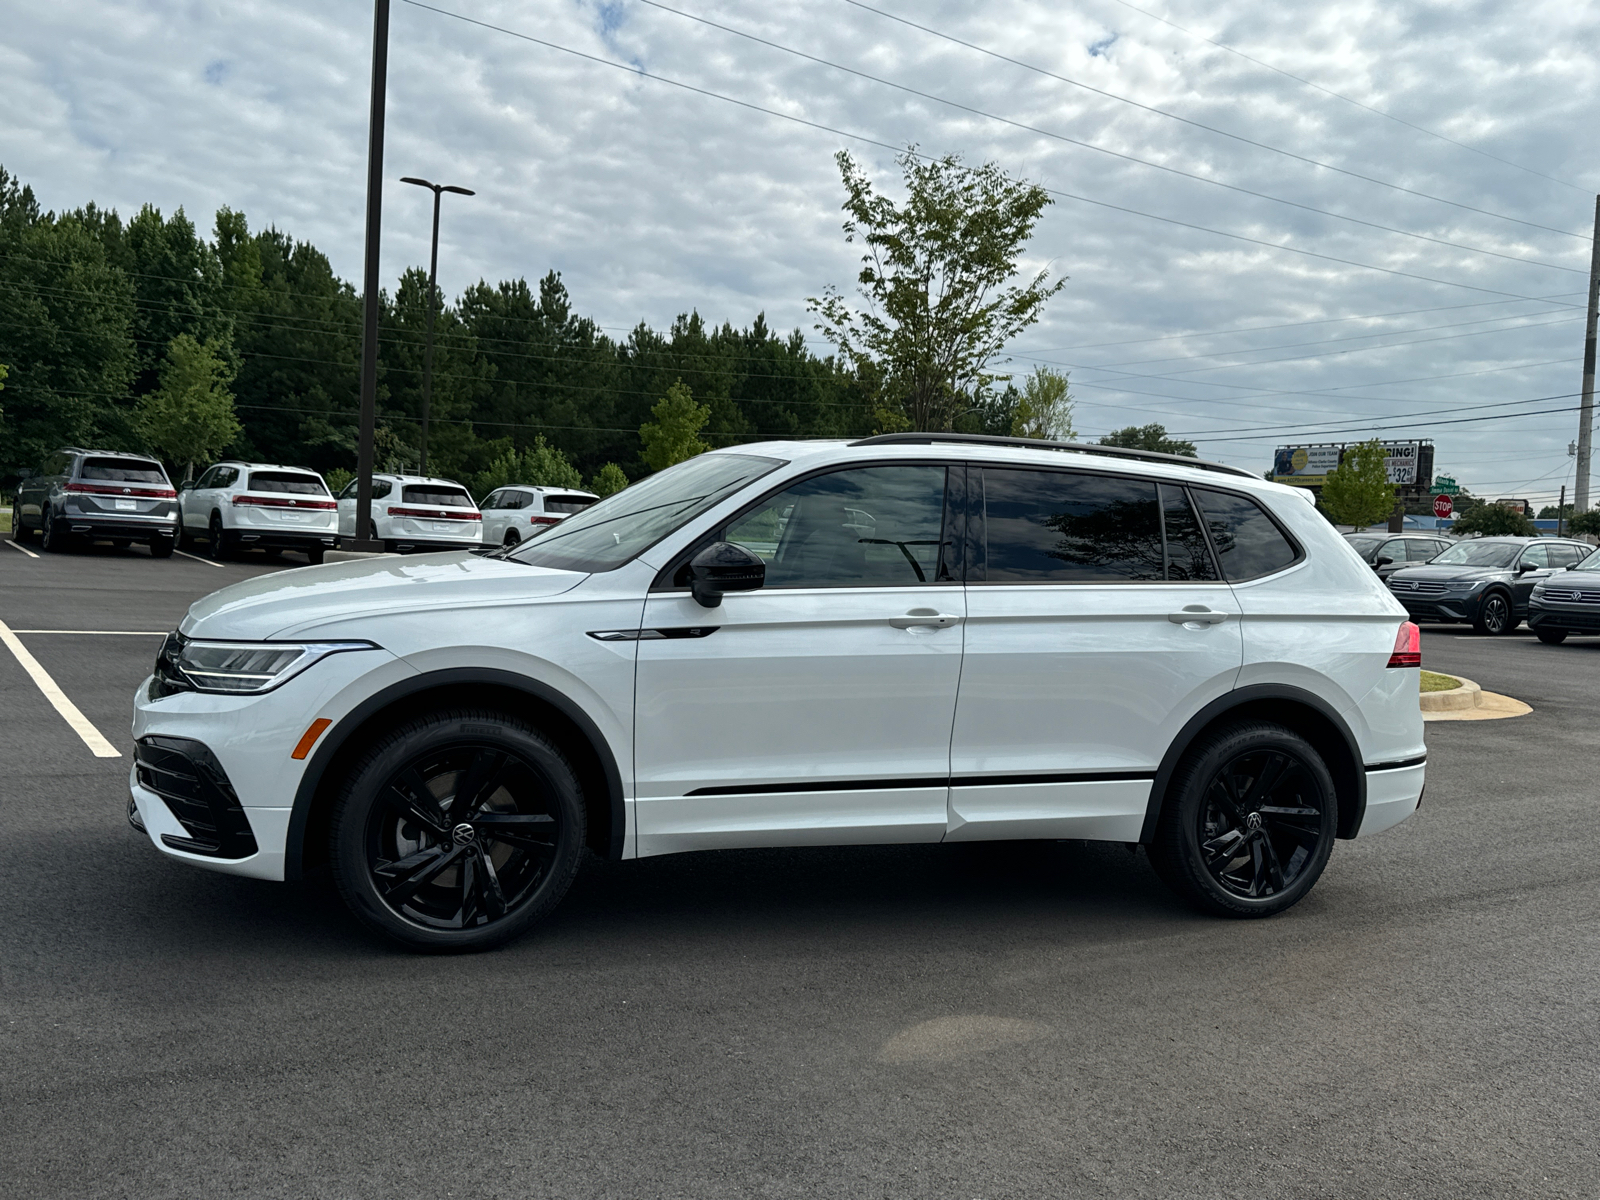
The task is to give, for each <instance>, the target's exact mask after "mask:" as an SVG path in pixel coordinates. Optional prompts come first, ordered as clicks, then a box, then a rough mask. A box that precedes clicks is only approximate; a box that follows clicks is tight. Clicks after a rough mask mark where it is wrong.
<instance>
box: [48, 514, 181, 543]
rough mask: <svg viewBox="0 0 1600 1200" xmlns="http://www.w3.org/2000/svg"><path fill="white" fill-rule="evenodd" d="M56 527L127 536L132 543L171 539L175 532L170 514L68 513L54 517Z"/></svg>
mask: <svg viewBox="0 0 1600 1200" xmlns="http://www.w3.org/2000/svg"><path fill="white" fill-rule="evenodd" d="M56 528H57V529H58V530H60V531H62V532H64V533H70V534H72V535H73V536H74V537H89V538H127V539H129V540H130V541H135V542H149V541H157V540H162V539H164V540H166V541H169V542H170V541H171V540H172V539H173V538H174V537H176V536H177V535H178V526H177V523H176V522H175V521H174V520H173V519H172V518H171V517H112V516H101V515H99V514H87V513H67V514H65V515H63V516H60V517H58V518H56Z"/></svg>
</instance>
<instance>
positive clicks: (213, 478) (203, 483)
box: [194, 467, 222, 491]
mask: <svg viewBox="0 0 1600 1200" xmlns="http://www.w3.org/2000/svg"><path fill="white" fill-rule="evenodd" d="M221 471H222V468H221V467H212V468H211V469H210V470H208V471H207V472H206V473H205V474H204V475H202V476H200V478H199V479H198V480H196V481H195V485H194V486H195V490H196V491H199V490H200V489H201V488H208V487H214V486H216V482H217V476H218V475H219V474H220V473H221Z"/></svg>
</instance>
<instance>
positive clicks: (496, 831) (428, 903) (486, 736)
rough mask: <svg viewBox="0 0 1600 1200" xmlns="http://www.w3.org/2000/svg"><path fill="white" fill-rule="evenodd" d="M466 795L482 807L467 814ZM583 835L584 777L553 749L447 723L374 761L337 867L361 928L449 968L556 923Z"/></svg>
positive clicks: (479, 721)
mask: <svg viewBox="0 0 1600 1200" xmlns="http://www.w3.org/2000/svg"><path fill="white" fill-rule="evenodd" d="M474 777H477V779H478V780H479V782H478V784H477V785H476V786H475V785H474V784H473V783H472V782H470V781H471V780H472V779H473V778H474ZM462 787H464V788H466V789H467V790H468V791H469V792H471V793H475V794H473V795H465V796H463V798H462V802H461V803H459V804H458V802H457V800H456V794H457V791H458V790H460V788H462ZM584 835H585V829H584V808H583V798H582V792H581V790H580V788H579V786H578V780H577V775H576V773H575V772H574V771H573V769H572V765H571V764H570V763H569V762H568V761H567V759H566V756H565V755H563V754H562V752H561V750H560V749H559V748H558V747H557V746H556V745H555V744H554V743H553V742H551V741H550V740H549V738H547V737H546V736H545V735H544V734H543V733H541V732H540V731H538V730H537V729H535V728H534V727H532V726H531V725H528V724H527V723H525V722H523V721H521V720H519V719H518V718H516V717H513V716H511V715H509V714H507V713H502V712H496V711H492V710H488V711H485V710H475V709H448V710H442V711H439V712H435V713H430V714H427V715H425V716H421V717H417V718H414V719H413V720H411V721H408V722H407V723H405V724H404V725H401V726H400V727H399V728H398V729H396V730H394V731H393V732H391V733H389V734H387V735H385V736H384V737H383V738H382V739H381V740H379V741H378V742H377V743H376V744H375V745H374V746H373V747H372V748H371V749H370V750H369V751H367V753H366V754H365V755H363V756H362V758H361V760H360V761H359V762H358V763H357V764H356V765H355V767H354V768H353V769H352V770H351V772H350V774H349V776H348V777H347V778H346V780H345V782H344V786H343V788H342V789H341V792H340V795H339V798H338V800H337V802H336V803H335V806H334V810H333V816H332V825H331V833H330V836H331V842H330V845H329V859H330V861H331V863H332V866H333V876H334V881H335V883H336V884H337V885H338V888H339V894H340V895H341V896H342V897H343V898H344V901H345V903H346V904H347V905H349V907H350V911H351V912H352V913H354V914H355V916H356V918H357V919H358V920H359V921H361V923H362V924H364V925H366V926H367V927H368V928H369V929H371V930H373V931H375V932H377V933H381V934H383V935H384V936H386V937H388V938H391V939H393V940H395V941H397V942H400V943H401V944H402V945H405V946H407V947H408V948H410V949H412V950H416V951H419V952H422V953H429V954H449V953H459V952H465V951H475V950H487V949H490V948H491V947H494V946H498V945H501V944H502V943H504V942H507V941H510V940H511V939H512V938H514V937H517V936H518V935H520V934H522V933H523V932H525V931H526V930H527V929H528V928H529V927H530V926H532V925H533V924H534V923H535V922H537V921H538V920H540V919H541V918H542V917H544V916H546V915H547V914H548V913H549V912H550V911H551V910H552V909H554V908H555V906H556V905H557V904H559V903H560V902H561V898H562V897H563V896H565V895H566V892H567V888H568V887H570V886H571V884H572V880H573V877H574V876H575V875H576V874H577V870H578V862H579V859H580V856H581V854H582V851H583V845H584Z"/></svg>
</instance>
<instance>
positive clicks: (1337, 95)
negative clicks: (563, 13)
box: [847, 0, 1589, 240]
mask: <svg viewBox="0 0 1600 1200" xmlns="http://www.w3.org/2000/svg"><path fill="white" fill-rule="evenodd" d="M847 2H848V0H847ZM1116 2H1117V3H1118V4H1120V5H1122V7H1123V8H1131V9H1132V10H1133V11H1134V12H1136V13H1142V14H1143V15H1145V16H1147V17H1149V18H1150V19H1151V20H1153V21H1160V22H1161V23H1162V24H1163V25H1170V26H1172V28H1174V29H1176V30H1178V31H1179V32H1180V33H1185V34H1188V35H1189V36H1190V37H1192V38H1198V39H1199V40H1200V41H1202V42H1206V43H1207V44H1209V45H1212V46H1215V47H1217V49H1219V50H1226V51H1227V52H1228V53H1229V54H1235V55H1238V56H1239V57H1240V58H1242V59H1244V60H1245V61H1246V62H1252V63H1255V65H1256V66H1258V67H1264V68H1266V69H1267V70H1268V71H1272V72H1274V73H1275V74H1278V75H1282V76H1283V77H1284V78H1285V79H1292V80H1294V81H1295V82H1296V83H1301V84H1304V85H1305V86H1306V87H1308V88H1315V89H1316V90H1317V91H1319V92H1322V93H1324V94H1326V95H1329V96H1332V97H1333V98H1334V99H1336V100H1343V101H1344V102H1345V103H1346V104H1353V105H1355V106H1356V107H1357V108H1361V109H1365V110H1366V111H1367V112H1369V113H1373V114H1374V115H1376V116H1380V117H1383V118H1385V119H1386V120H1390V121H1394V122H1396V123H1397V124H1400V125H1404V126H1405V127H1406V128H1407V129H1415V130H1416V131H1417V132H1418V133H1425V134H1427V135H1428V136H1429V137H1433V138H1438V139H1439V140H1440V141H1441V142H1449V143H1450V144H1451V145H1452V146H1458V147H1460V148H1461V149H1462V150H1470V151H1471V152H1472V153H1473V154H1481V155H1482V156H1483V157H1484V158H1491V159H1493V160H1494V161H1495V162H1497V163H1504V164H1505V165H1506V166H1508V167H1515V168H1516V169H1517V170H1519V171H1526V172H1527V173H1528V174H1530V175H1537V176H1538V177H1539V178H1540V179H1548V180H1549V181H1550V182H1551V183H1559V184H1561V186H1562V187H1569V188H1573V189H1574V190H1576V191H1580V192H1587V191H1588V190H1589V189H1588V188H1584V187H1580V186H1579V185H1578V184H1576V183H1568V182H1567V181H1566V180H1565V179H1557V178H1556V177H1555V176H1554V175H1546V174H1545V173H1544V172H1543V171H1536V170H1534V169H1533V168H1532V167H1525V166H1523V165H1522V164H1521V163H1515V162H1512V161H1511V160H1510V159H1509V158H1501V157H1500V156H1499V155H1498V154H1490V153H1489V152H1488V151H1487V150H1480V149H1478V147H1476V146H1469V145H1467V143H1465V142H1458V141H1456V140H1455V138H1452V137H1446V136H1445V135H1444V134H1442V133H1438V132H1436V131H1435V130H1432V129H1426V128H1424V127H1423V126H1421V125H1415V124H1413V123H1412V122H1410V121H1407V120H1406V119H1405V118H1403V117H1397V116H1395V115H1394V114H1393V113H1387V112H1384V111H1383V110H1382V109H1381V108H1374V107H1372V105H1370V104H1363V103H1362V102H1361V101H1359V100H1353V99H1351V98H1350V97H1349V96H1346V95H1344V94H1343V93H1342V92H1336V91H1334V90H1333V89H1332V88H1327V87H1323V86H1322V85H1321V84H1320V83H1313V82H1311V80H1309V79H1305V78H1302V77H1301V76H1299V75H1295V74H1293V73H1292V72H1290V71H1285V70H1284V69H1283V68H1282V67H1275V66H1273V65H1272V64H1271V63H1269V62H1262V61H1261V59H1259V58H1253V57H1251V56H1250V55H1248V54H1246V53H1245V52H1244V51H1243V50H1237V49H1235V48H1234V47H1232V46H1230V45H1228V44H1227V43H1226V42H1219V41H1216V40H1215V39H1213V38H1208V37H1206V35H1205V34H1203V33H1196V32H1195V31H1194V30H1192V29H1187V28H1185V27H1184V26H1182V25H1179V24H1178V23H1177V22H1176V21H1170V20H1168V19H1167V18H1166V17H1162V16H1157V15H1156V14H1155V13H1153V12H1150V11H1149V10H1148V9H1143V8H1140V7H1139V6H1138V5H1137V4H1130V3H1128V0H1116ZM1570 236H1572V237H1580V236H1582V235H1581V234H1571V235H1570ZM1586 240H1587V239H1586Z"/></svg>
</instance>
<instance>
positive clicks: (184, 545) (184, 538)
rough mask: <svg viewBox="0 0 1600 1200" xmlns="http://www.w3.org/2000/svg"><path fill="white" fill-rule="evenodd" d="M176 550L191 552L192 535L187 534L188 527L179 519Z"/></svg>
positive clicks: (192, 546) (192, 544)
mask: <svg viewBox="0 0 1600 1200" xmlns="http://www.w3.org/2000/svg"><path fill="white" fill-rule="evenodd" d="M178 549H179V550H186V551H188V550H193V549H194V534H192V533H190V532H189V526H188V525H187V524H185V523H184V521H183V520H182V519H181V518H180V519H179V521H178Z"/></svg>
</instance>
